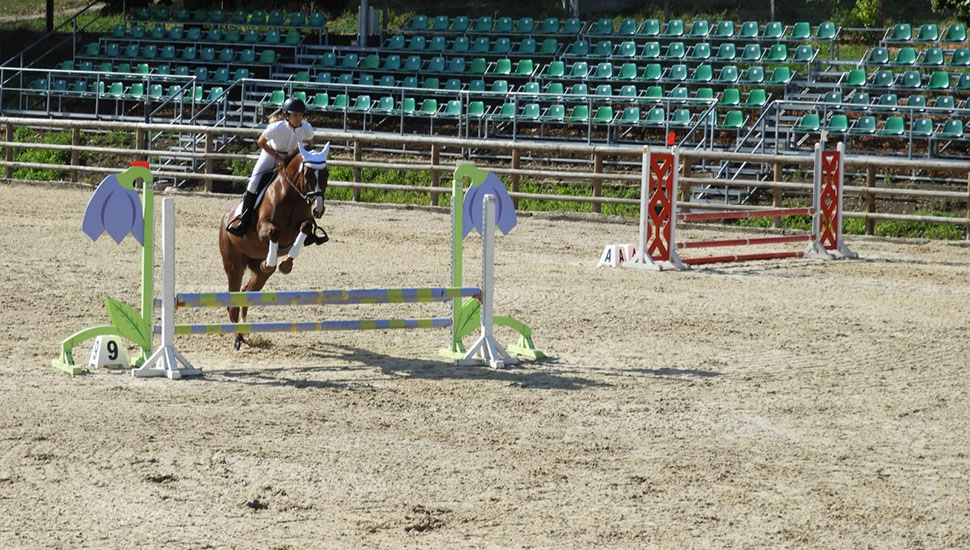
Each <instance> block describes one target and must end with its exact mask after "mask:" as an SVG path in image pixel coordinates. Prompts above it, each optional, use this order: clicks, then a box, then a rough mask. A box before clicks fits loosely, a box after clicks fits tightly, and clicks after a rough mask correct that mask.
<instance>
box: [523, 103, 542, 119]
mask: <svg viewBox="0 0 970 550" xmlns="http://www.w3.org/2000/svg"><path fill="white" fill-rule="evenodd" d="M541 115H542V108H541V107H540V106H539V104H538V103H528V104H526V106H525V107H523V108H522V112H521V113H520V114H519V115H518V117H517V118H518V120H519V121H520V122H538V121H539V117H540V116H541Z"/></svg>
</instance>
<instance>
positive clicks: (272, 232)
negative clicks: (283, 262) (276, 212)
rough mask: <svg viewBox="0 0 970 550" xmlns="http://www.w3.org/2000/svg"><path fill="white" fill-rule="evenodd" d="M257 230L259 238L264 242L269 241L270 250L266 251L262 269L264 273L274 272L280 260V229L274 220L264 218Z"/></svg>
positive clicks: (261, 265)
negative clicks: (274, 223)
mask: <svg viewBox="0 0 970 550" xmlns="http://www.w3.org/2000/svg"><path fill="white" fill-rule="evenodd" d="M257 232H258V234H259V240H261V241H263V242H264V243H265V242H268V243H269V251H268V252H267V253H266V259H265V260H263V263H262V264H260V271H262V272H263V273H272V272H273V271H275V270H276V262H277V261H278V260H279V258H278V256H279V250H280V230H279V228H278V227H276V226H275V225H273V222H271V221H269V220H267V219H262V220H259V225H258V227H257Z"/></svg>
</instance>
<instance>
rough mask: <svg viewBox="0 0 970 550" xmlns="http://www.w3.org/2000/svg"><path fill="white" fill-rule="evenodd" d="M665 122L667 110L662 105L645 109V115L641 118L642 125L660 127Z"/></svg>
mask: <svg viewBox="0 0 970 550" xmlns="http://www.w3.org/2000/svg"><path fill="white" fill-rule="evenodd" d="M666 123H667V112H666V111H665V110H664V108H663V107H653V108H651V109H650V110H649V111H647V116H645V117H644V118H643V121H642V122H641V124H642V125H643V126H656V127H660V126H663V125H665V124H666Z"/></svg>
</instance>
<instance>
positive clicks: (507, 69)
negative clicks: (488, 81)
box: [488, 57, 512, 75]
mask: <svg viewBox="0 0 970 550" xmlns="http://www.w3.org/2000/svg"><path fill="white" fill-rule="evenodd" d="M511 72H512V60H511V59H509V58H507V57H506V58H503V59H499V60H498V61H496V62H495V64H494V65H492V66H491V67H490V69H489V71H488V74H492V75H508V74H511Z"/></svg>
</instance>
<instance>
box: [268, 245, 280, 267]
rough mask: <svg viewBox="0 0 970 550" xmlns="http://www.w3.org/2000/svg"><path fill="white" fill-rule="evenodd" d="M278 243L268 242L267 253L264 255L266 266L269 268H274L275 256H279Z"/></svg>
mask: <svg viewBox="0 0 970 550" xmlns="http://www.w3.org/2000/svg"><path fill="white" fill-rule="evenodd" d="M279 250H280V243H278V242H276V241H270V242H269V252H268V253H267V254H266V265H268V266H270V267H276V261H277V260H278V258H277V255H278V254H279Z"/></svg>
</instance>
